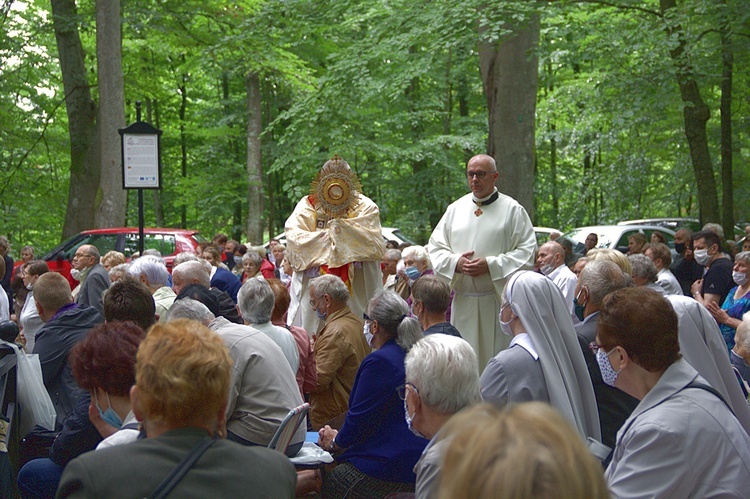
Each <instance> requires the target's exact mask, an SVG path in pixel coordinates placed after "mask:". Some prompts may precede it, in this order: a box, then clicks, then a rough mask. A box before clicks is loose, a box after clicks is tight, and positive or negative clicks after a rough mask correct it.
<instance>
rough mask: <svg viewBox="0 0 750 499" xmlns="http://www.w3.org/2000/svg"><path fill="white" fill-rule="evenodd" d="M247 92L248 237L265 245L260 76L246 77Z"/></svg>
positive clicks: (248, 75) (250, 75) (255, 74)
mask: <svg viewBox="0 0 750 499" xmlns="http://www.w3.org/2000/svg"><path fill="white" fill-rule="evenodd" d="M245 89H246V91H247V209H248V216H247V238H248V239H249V240H250V241H251V242H252V243H253V244H262V243H263V222H262V218H263V165H262V163H261V151H260V134H261V132H262V131H263V120H262V116H261V112H262V102H261V98H260V77H259V76H258V73H254V72H250V73H248V74H247V77H246V78H245Z"/></svg>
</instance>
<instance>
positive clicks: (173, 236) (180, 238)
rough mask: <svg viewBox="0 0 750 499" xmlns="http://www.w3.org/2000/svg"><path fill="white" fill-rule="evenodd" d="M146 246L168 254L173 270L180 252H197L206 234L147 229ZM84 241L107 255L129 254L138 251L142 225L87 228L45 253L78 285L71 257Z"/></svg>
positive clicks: (52, 264)
mask: <svg viewBox="0 0 750 499" xmlns="http://www.w3.org/2000/svg"><path fill="white" fill-rule="evenodd" d="M143 238H144V240H143V248H144V249H157V250H159V252H161V254H162V255H163V257H164V260H165V261H166V264H167V268H168V269H169V270H170V271H171V270H172V262H173V261H174V257H175V255H176V254H177V253H181V252H183V251H189V252H193V253H194V252H195V251H196V249H197V248H198V243H200V242H203V241H204V239H203V237H202V236H201V235H200V234H199V233H198V231H195V230H187V229H143ZM83 244H91V245H93V246H96V247H97V248H98V249H99V253H100V254H101V255H102V256H104V254H105V253H107V252H108V251H111V250H116V251H119V252H121V253H123V254H124V255H125V256H126V257H128V258H130V256H131V255H132V254H133V253H135V252H137V251H138V228H137V227H116V228H111V229H93V230H85V231H83V232H81V233H79V234H77V235H75V236H73V237H71V238H70V239H68V240H66V241H65V242H63V243H62V244H60V245H59V246H57V247H56V248H54V249H53V250H51V251H50V252H48V253H47V254H46V255H44V256H43V257H42V259H43V260H45V261H46V262H47V265H49V269H50V270H53V271H55V272H59V273H61V274H62V275H64V276H65V278H66V279H68V281H69V282H70V283H71V285H72V286H75V285H76V284H77V283H76V281H74V280H73V278H72V277H70V269H71V265H70V261H71V259H72V258H73V255H74V254H75V252H76V250H77V249H78V247H79V246H81V245H83Z"/></svg>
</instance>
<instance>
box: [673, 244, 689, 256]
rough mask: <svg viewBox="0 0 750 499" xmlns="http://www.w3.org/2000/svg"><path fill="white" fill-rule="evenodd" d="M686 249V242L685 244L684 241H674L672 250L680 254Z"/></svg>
mask: <svg viewBox="0 0 750 499" xmlns="http://www.w3.org/2000/svg"><path fill="white" fill-rule="evenodd" d="M686 249H687V244H685V243H674V250H675V251H676V252H677V253H679V254H682V253H684V252H685V250H686Z"/></svg>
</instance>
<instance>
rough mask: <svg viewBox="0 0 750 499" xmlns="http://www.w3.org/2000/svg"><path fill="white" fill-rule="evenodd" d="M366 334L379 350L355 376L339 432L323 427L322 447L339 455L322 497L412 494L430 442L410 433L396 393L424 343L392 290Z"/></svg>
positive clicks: (378, 302) (375, 302)
mask: <svg viewBox="0 0 750 499" xmlns="http://www.w3.org/2000/svg"><path fill="white" fill-rule="evenodd" d="M364 318H365V327H364V334H365V337H366V338H368V343H369V344H370V346H371V347H372V348H373V349H374V350H375V351H374V352H372V353H371V354H370V355H368V356H367V357H365V360H363V361H362V364H361V365H360V367H359V370H358V371H357V377H356V379H355V380H354V386H353V387H352V391H351V395H350V396H349V410H348V411H347V413H346V419H345V420H344V424H343V426H342V427H341V430H340V431H338V432H337V431H336V430H334V429H331V427H330V426H327V425H326V426H325V427H324V428H322V429H321V430H320V432H319V439H318V445H320V446H321V447H323V448H324V449H328V450H330V451H331V452H334V453H336V454H339V453H340V455H339V456H338V458H337V462H338V465H337V466H336V468H334V470H333V471H332V472H330V473H328V474H326V475H324V477H323V496H324V497H359V498H365V497H373V498H376V497H377V498H379V497H385V496H387V495H388V494H390V493H395V492H413V491H414V482H415V478H416V476H415V475H414V472H413V471H412V470H413V469H414V465H415V464H416V463H417V460H418V459H419V456H420V455H421V453H422V450H424V447H425V445H426V444H427V440H425V439H424V438H421V437H418V436H416V435H415V434H414V433H412V432H411V431H410V430H409V427H408V426H407V424H406V420H405V418H404V405H403V402H402V401H401V400H400V399H399V395H398V388H399V387H401V386H402V385H403V384H404V382H405V377H406V374H405V367H404V360H405V357H406V354H407V352H408V351H409V350H410V349H411V348H412V346H414V344H415V343H416V342H417V341H418V340H419V339H420V338H422V330H421V328H420V327H419V322H417V320H416V319H414V318H413V317H409V307H408V306H407V305H406V302H405V301H404V300H403V299H402V298H401V297H400V296H398V295H397V294H396V293H394V292H392V291H381V292H379V293H378V294H376V295H375V297H373V298H372V299H371V300H370V302H369V304H368V306H367V311H366V312H365V314H364Z"/></svg>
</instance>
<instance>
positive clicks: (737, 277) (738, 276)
mask: <svg viewBox="0 0 750 499" xmlns="http://www.w3.org/2000/svg"><path fill="white" fill-rule="evenodd" d="M732 279H734V282H736V283H737V286H744V285H745V284H747V274H746V273H744V272H738V271H734V272H732Z"/></svg>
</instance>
